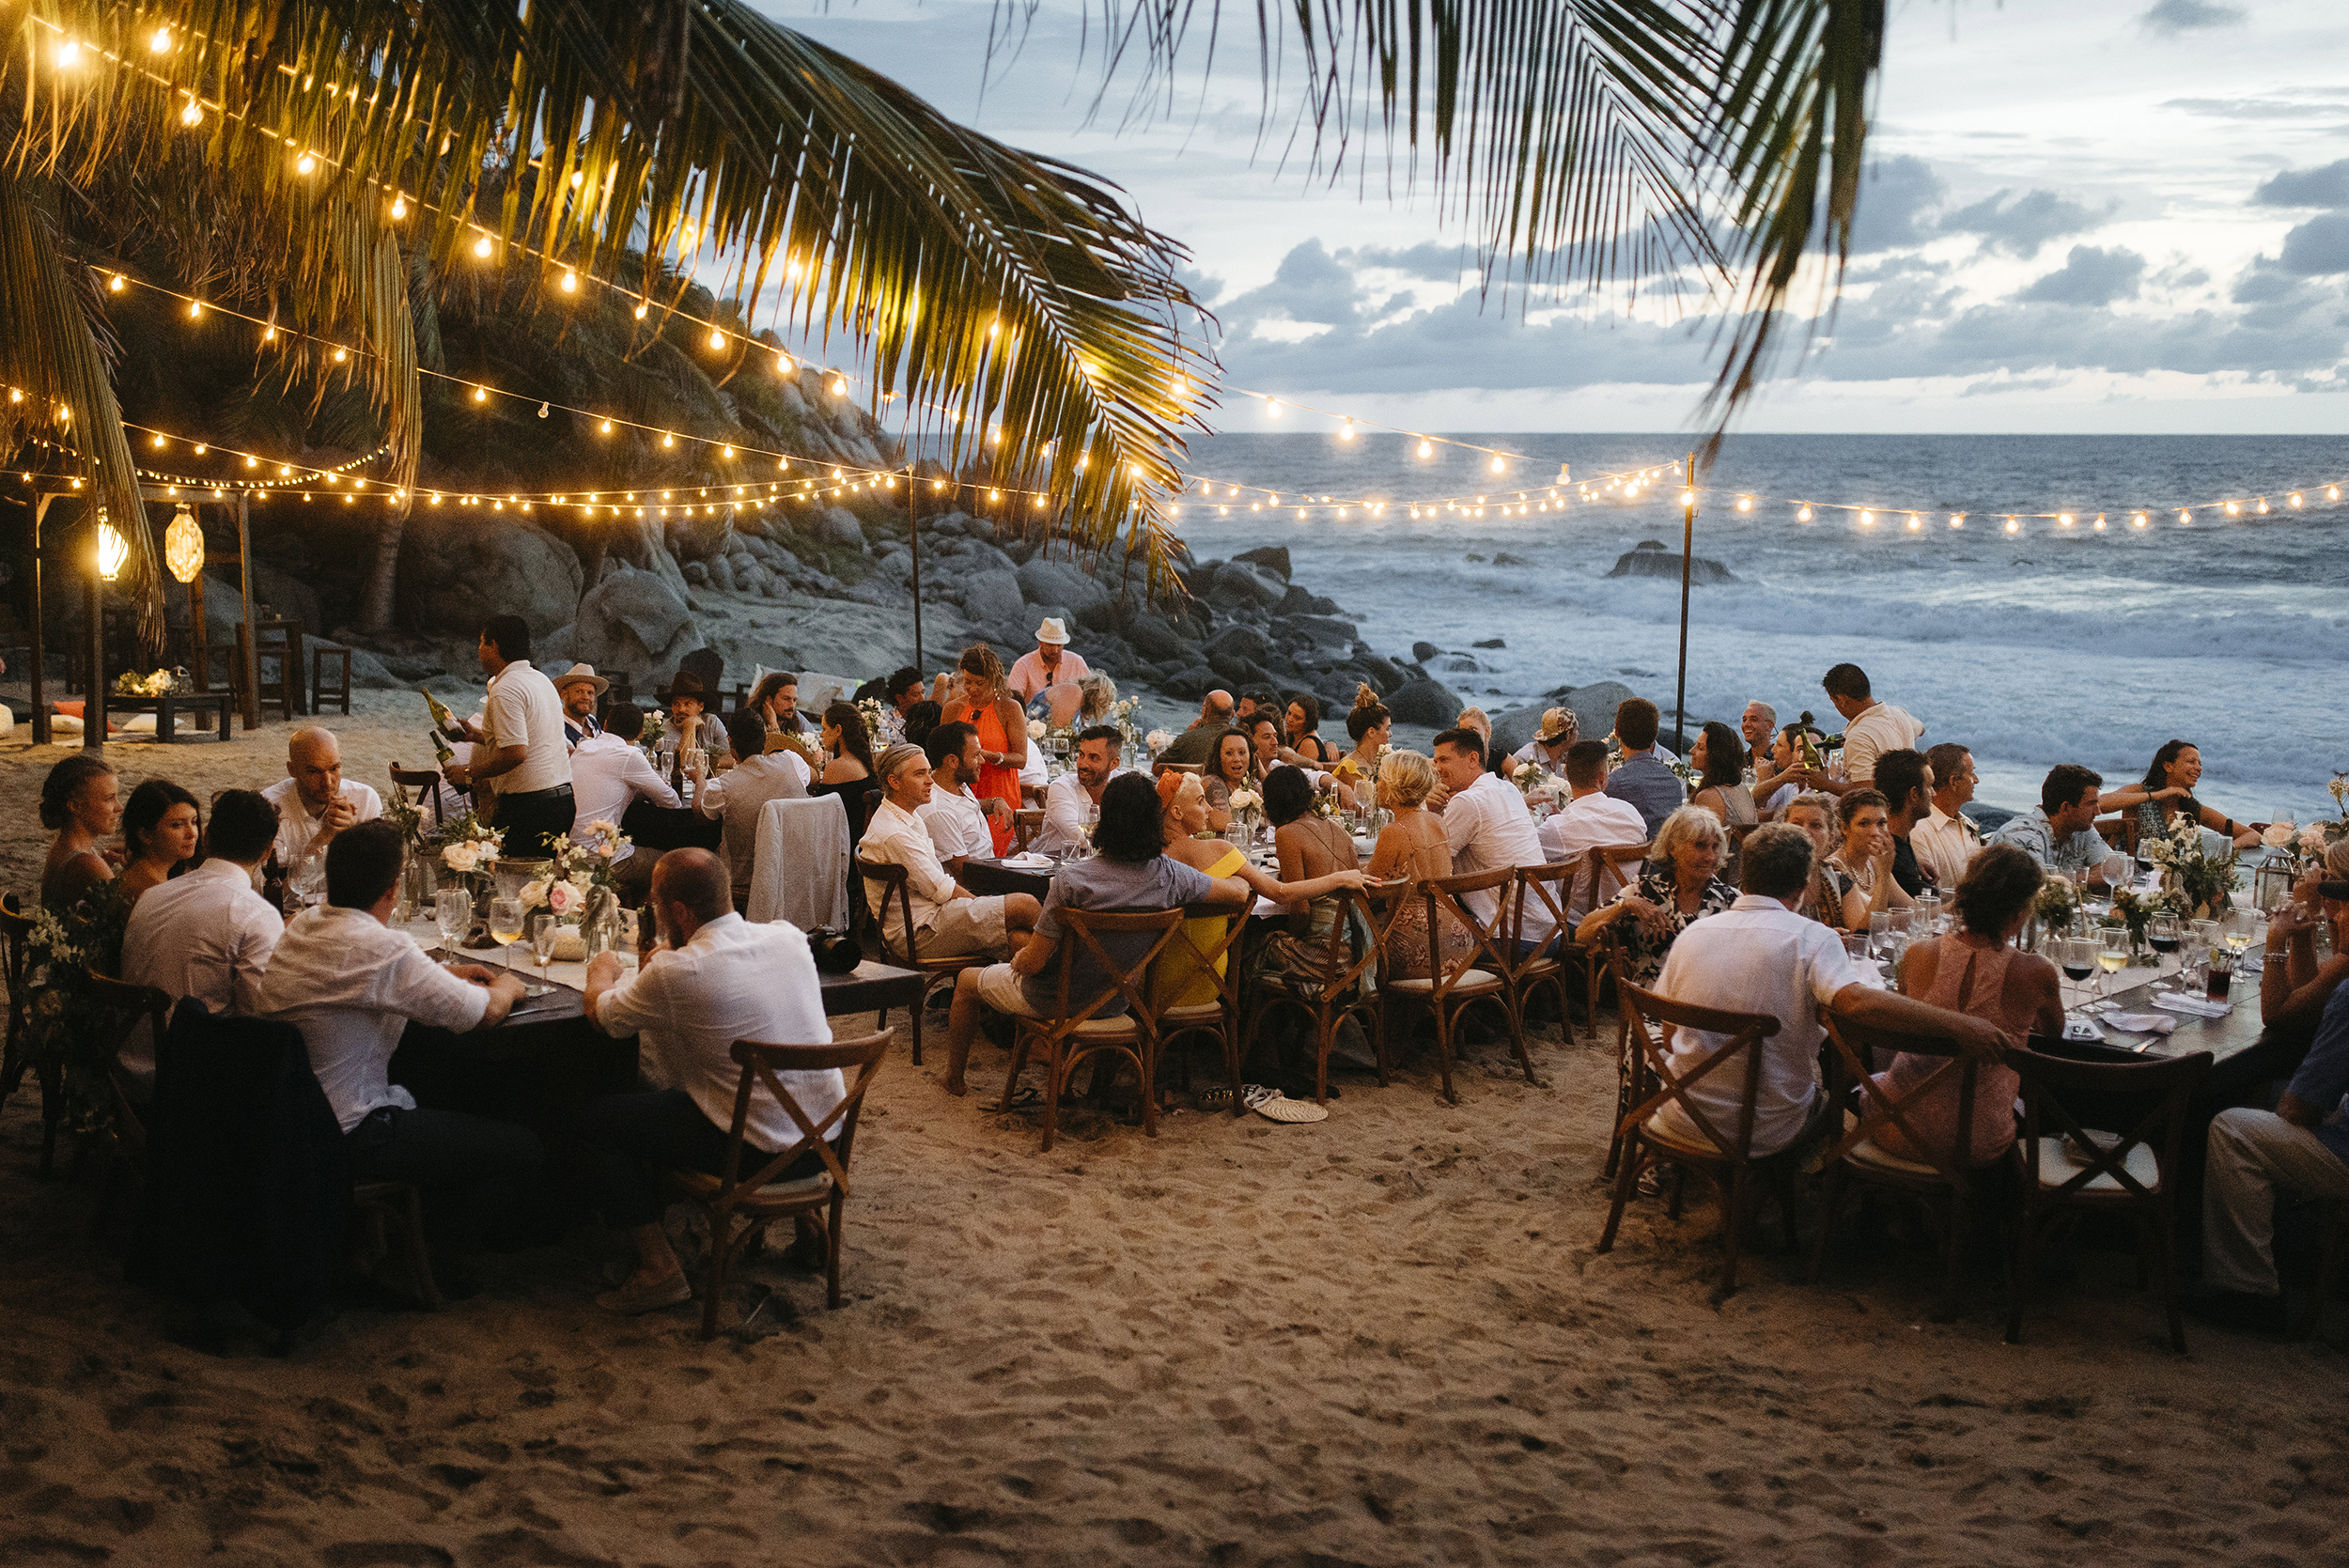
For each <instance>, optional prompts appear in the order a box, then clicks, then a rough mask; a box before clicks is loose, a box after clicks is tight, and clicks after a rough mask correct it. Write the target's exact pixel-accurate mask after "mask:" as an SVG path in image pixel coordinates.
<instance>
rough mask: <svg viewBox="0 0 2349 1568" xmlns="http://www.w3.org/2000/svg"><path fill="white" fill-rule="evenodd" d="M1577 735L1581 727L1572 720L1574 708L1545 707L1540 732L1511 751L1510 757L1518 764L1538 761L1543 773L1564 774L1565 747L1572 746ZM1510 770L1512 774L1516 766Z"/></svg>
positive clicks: (1512, 761)
mask: <svg viewBox="0 0 2349 1568" xmlns="http://www.w3.org/2000/svg"><path fill="white" fill-rule="evenodd" d="M1580 734H1581V731H1580V726H1579V725H1578V724H1577V723H1576V722H1575V718H1574V709H1572V708H1570V707H1552V708H1545V709H1544V710H1543V712H1542V727H1541V731H1540V733H1539V734H1537V735H1535V736H1534V737H1533V738H1532V739H1531V740H1529V741H1527V742H1526V743H1525V744H1524V745H1522V746H1520V747H1518V748H1517V750H1516V751H1514V752H1512V753H1509V760H1510V762H1511V763H1513V764H1515V765H1517V766H1519V767H1521V766H1523V765H1524V764H1526V763H1529V762H1533V763H1539V764H1540V765H1541V768H1542V771H1543V772H1545V773H1563V772H1564V771H1565V770H1566V748H1567V747H1569V746H1571V745H1573V744H1574V743H1575V741H1576V740H1577V739H1579V737H1580ZM1510 771H1511V772H1513V773H1514V772H1515V771H1517V768H1516V767H1512V768H1510Z"/></svg>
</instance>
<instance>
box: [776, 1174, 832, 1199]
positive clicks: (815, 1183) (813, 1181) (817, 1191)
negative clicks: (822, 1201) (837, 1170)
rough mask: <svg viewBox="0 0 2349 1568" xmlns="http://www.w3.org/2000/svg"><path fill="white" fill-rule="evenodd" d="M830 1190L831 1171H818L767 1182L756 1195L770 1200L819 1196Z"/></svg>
mask: <svg viewBox="0 0 2349 1568" xmlns="http://www.w3.org/2000/svg"><path fill="white" fill-rule="evenodd" d="M831 1190H832V1172H829V1171H818V1172H816V1174H814V1175H812V1176H799V1177H795V1178H794V1179H792V1180H790V1181H787V1182H769V1183H768V1184H767V1185H766V1186H765V1187H762V1188H759V1189H758V1195H759V1196H760V1197H761V1198H766V1199H771V1200H788V1199H793V1198H820V1197H822V1196H823V1195H824V1194H825V1193H827V1192H830V1191H831Z"/></svg>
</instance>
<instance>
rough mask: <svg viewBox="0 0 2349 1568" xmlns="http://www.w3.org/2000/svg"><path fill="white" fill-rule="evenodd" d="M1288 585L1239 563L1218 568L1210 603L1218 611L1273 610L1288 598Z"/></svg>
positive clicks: (1225, 563)
mask: <svg viewBox="0 0 2349 1568" xmlns="http://www.w3.org/2000/svg"><path fill="white" fill-rule="evenodd" d="M1288 591H1289V588H1288V584H1287V583H1285V582H1282V581H1281V580H1280V579H1279V578H1277V577H1274V576H1273V575H1272V574H1271V573H1269V572H1266V571H1263V570H1260V569H1258V568H1257V567H1251V566H1244V565H1242V564H1240V563H1239V562H1237V561H1226V562H1224V563H1223V564H1222V565H1221V566H1220V567H1216V568H1215V576H1214V578H1213V579H1212V581H1211V582H1210V583H1209V585H1208V588H1207V602H1208V603H1210V604H1212V605H1214V606H1215V607H1216V608H1217V609H1218V610H1226V611H1229V610H1270V609H1272V608H1273V607H1274V606H1275V605H1277V604H1279V603H1280V602H1281V601H1282V600H1283V599H1284V598H1287V597H1288Z"/></svg>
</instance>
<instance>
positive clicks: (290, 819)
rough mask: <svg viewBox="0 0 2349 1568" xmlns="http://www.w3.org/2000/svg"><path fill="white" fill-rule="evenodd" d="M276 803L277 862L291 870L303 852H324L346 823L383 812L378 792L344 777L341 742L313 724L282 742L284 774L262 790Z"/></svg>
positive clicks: (368, 819)
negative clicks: (284, 744)
mask: <svg viewBox="0 0 2349 1568" xmlns="http://www.w3.org/2000/svg"><path fill="white" fill-rule="evenodd" d="M261 794H262V796H263V798H264V799H266V800H268V801H269V803H270V804H271V805H272V806H274V807H276V808H277V842H276V850H277V863H278V864H279V865H280V866H282V867H284V868H285V869H286V870H288V871H290V870H292V869H293V868H294V867H295V866H296V865H298V864H300V863H301V862H302V859H303V856H305V855H311V854H319V855H322V854H324V853H326V846H328V845H330V844H332V843H334V835H335V834H336V833H339V832H341V831H343V830H344V829H345V828H355V827H357V826H358V825H359V824H360V823H362V822H372V821H374V820H375V819H376V818H377V817H379V816H381V815H383V797H381V795H378V794H377V793H376V792H375V791H374V790H373V789H372V788H371V787H369V786H368V785H366V784H356V783H348V782H346V781H345V780H344V778H343V748H342V743H341V742H340V741H338V740H336V739H335V738H334V732H333V731H332V730H328V729H322V728H320V727H319V726H318V725H316V724H312V725H309V726H308V727H306V728H303V729H298V730H296V731H294V733H293V738H291V739H290V740H288V741H287V742H286V776H285V777H284V778H282V779H280V780H278V781H277V782H276V783H275V784H272V785H270V786H269V787H268V788H267V789H265V790H263V791H261Z"/></svg>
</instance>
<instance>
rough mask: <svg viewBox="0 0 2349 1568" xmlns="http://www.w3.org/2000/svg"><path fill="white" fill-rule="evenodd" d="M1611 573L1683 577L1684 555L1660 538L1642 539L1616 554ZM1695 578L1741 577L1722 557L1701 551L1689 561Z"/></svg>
mask: <svg viewBox="0 0 2349 1568" xmlns="http://www.w3.org/2000/svg"><path fill="white" fill-rule="evenodd" d="M1607 575H1608V576H1610V577H1668V578H1671V579H1672V581H1673V582H1678V581H1679V580H1680V557H1679V555H1678V554H1677V553H1675V552H1674V551H1669V550H1666V549H1665V548H1664V546H1663V542H1662V541H1661V540H1658V539H1641V541H1640V542H1639V543H1638V544H1636V545H1634V546H1632V547H1631V548H1630V549H1629V550H1626V551H1624V552H1623V553H1622V554H1621V555H1618V556H1616V557H1615V569H1614V570H1613V571H1610V572H1609V573H1608V574H1607ZM1688 581H1689V582H1736V581H1737V580H1736V579H1735V577H1732V576H1731V575H1730V573H1729V568H1728V567H1724V566H1722V565H1721V564H1720V563H1719V561H1708V560H1706V559H1705V558H1704V557H1703V556H1702V555H1699V556H1696V557H1694V558H1693V559H1691V560H1690V561H1689V563H1688Z"/></svg>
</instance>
